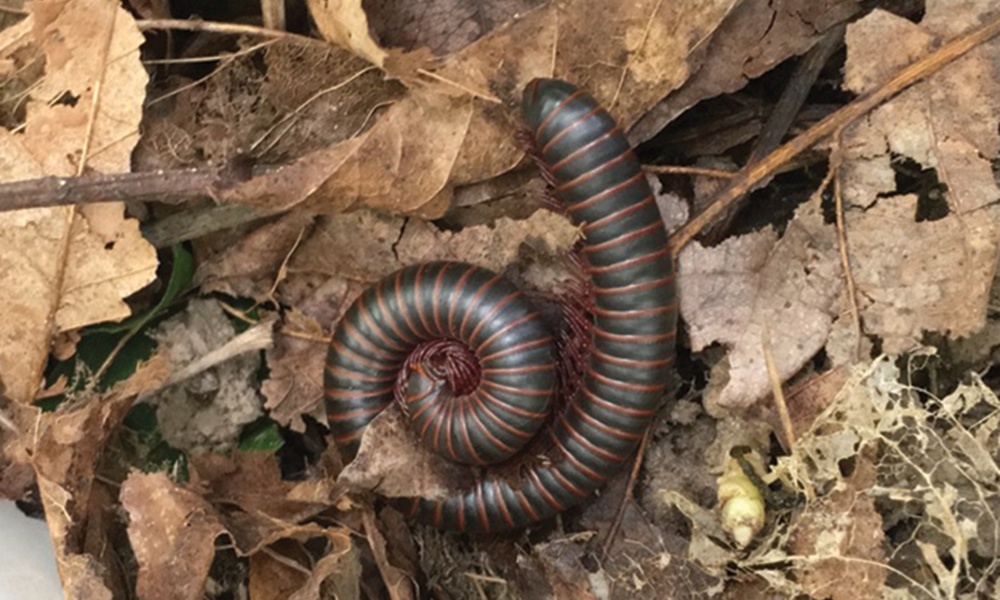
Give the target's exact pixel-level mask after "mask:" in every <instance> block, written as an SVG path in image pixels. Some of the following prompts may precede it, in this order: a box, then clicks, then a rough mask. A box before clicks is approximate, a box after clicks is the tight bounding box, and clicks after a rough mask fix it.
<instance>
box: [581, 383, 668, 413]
mask: <svg viewBox="0 0 1000 600" xmlns="http://www.w3.org/2000/svg"><path fill="white" fill-rule="evenodd" d="M583 395H584V396H586V397H587V398H589V399H590V401H591V402H593V403H594V404H596V405H597V406H600V407H601V408H603V409H605V410H609V411H611V412H616V413H618V414H620V415H628V416H630V417H639V418H645V417H652V416H653V415H655V414H656V409H655V408H632V407H630V406H622V405H621V404H615V403H614V402H611V401H608V400H605V399H604V398H601V397H600V396H598V395H597V394H595V393H594V392H591V391H590V390H586V389H585V390H583Z"/></svg>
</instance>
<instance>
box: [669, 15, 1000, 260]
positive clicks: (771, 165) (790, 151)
mask: <svg viewBox="0 0 1000 600" xmlns="http://www.w3.org/2000/svg"><path fill="white" fill-rule="evenodd" d="M997 34H1000V16H997V17H996V18H994V19H993V20H991V21H988V22H987V23H986V24H985V25H983V26H981V27H978V28H976V29H974V30H972V31H971V32H969V33H967V34H965V35H962V36H959V37H958V38H956V39H953V40H952V41H950V42H948V43H947V44H945V45H943V46H941V48H939V49H938V50H937V51H935V52H932V53H931V54H928V55H927V56H925V57H924V58H922V59H920V60H918V61H916V62H914V63H912V64H911V65H909V66H908V67H906V68H904V69H902V70H901V71H899V72H898V73H896V75H894V76H893V77H892V78H891V79H890V80H889V81H887V82H886V83H885V85H883V86H882V87H880V88H878V89H876V90H873V91H872V92H870V93H868V94H866V95H865V96H862V97H861V98H858V99H857V100H855V101H854V102H851V103H850V104H848V105H847V106H844V107H843V108H841V109H840V110H838V111H837V112H835V113H833V114H831V115H829V116H827V117H826V118H824V119H823V120H822V121H820V122H819V123H817V124H815V125H813V126H812V127H810V128H809V129H808V130H807V131H806V132H805V133H803V134H802V135H800V136H798V137H796V138H794V139H792V140H791V141H789V142H787V143H786V144H784V145H783V146H781V147H779V148H778V149H777V150H775V151H774V152H772V153H770V154H769V155H768V156H767V157H766V158H764V159H763V160H761V161H759V162H755V163H752V164H749V165H747V166H746V167H745V168H744V169H743V170H742V171H740V173H739V175H738V176H737V177H736V178H734V179H733V181H732V182H731V183H730V184H729V185H728V186H726V187H725V188H723V189H722V190H721V191H719V193H718V194H716V196H715V198H714V199H713V201H712V202H711V203H710V204H709V205H708V206H706V207H705V210H704V211H702V212H701V213H700V214H698V215H697V216H696V217H695V218H693V219H691V220H690V221H689V222H688V223H687V225H685V226H684V227H683V228H682V229H681V230H680V231H678V232H677V233H676V234H674V236H673V239H672V240H671V247H672V249H673V253H674V256H676V255H677V254H679V253H680V251H681V249H682V248H684V246H686V245H687V244H688V242H690V241H691V240H692V239H694V237H695V236H696V235H698V233H699V232H701V231H702V230H703V229H704V228H705V227H706V226H707V225H708V224H709V223H712V222H713V221H715V219H716V217H718V216H719V215H720V214H722V213H723V212H724V211H725V210H726V209H727V208H728V207H729V206H730V205H731V204H732V203H733V202H735V201H736V200H737V199H738V198H739V197H740V196H742V195H743V194H745V193H747V192H748V191H749V190H751V189H753V187H754V186H755V185H756V184H757V183H758V182H760V181H762V180H763V179H765V178H767V177H770V176H771V175H773V174H774V173H775V172H777V170H778V169H779V168H780V167H781V165H783V164H785V163H786V162H788V161H790V160H791V159H792V158H794V157H796V156H798V155H799V154H801V153H802V152H805V151H806V150H808V149H809V148H811V147H813V146H814V145H816V144H817V143H819V142H820V141H821V140H823V139H825V138H827V137H828V136H830V135H831V134H833V133H834V132H836V131H837V130H838V129H842V128H844V127H846V126H848V125H850V124H851V123H853V122H854V121H855V120H857V119H858V118H860V117H861V116H863V115H865V114H867V113H869V112H871V111H872V110H873V109H875V107H877V106H879V105H880V104H882V103H883V102H885V101H887V100H889V99H890V98H892V97H893V96H895V95H896V94H898V93H900V92H901V91H903V90H905V89H906V88H908V87H910V86H911V85H913V84H915V83H917V82H918V81H921V80H923V79H925V78H927V77H928V76H930V75H933V74H934V73H937V72H938V71H940V70H941V69H942V68H943V67H944V66H946V65H948V64H950V63H952V62H954V61H955V60H956V59H958V58H960V57H962V56H964V55H965V54H966V53H968V52H969V51H970V50H972V49H973V48H975V47H977V46H979V45H981V44H983V43H984V42H986V41H989V40H990V39H992V38H993V37H995V36H996V35H997Z"/></svg>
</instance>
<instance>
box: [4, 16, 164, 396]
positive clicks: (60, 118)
mask: <svg viewBox="0 0 1000 600" xmlns="http://www.w3.org/2000/svg"><path fill="white" fill-rule="evenodd" d="M30 11H31V12H30V14H29V16H28V18H27V19H25V20H24V21H22V22H21V23H19V24H18V25H15V26H14V27H11V28H8V29H6V30H4V31H3V32H2V33H0V47H2V48H3V57H10V56H14V55H18V56H24V55H26V54H27V55H33V54H38V53H44V60H45V62H44V64H45V72H44V76H43V77H42V78H41V79H40V80H39V81H38V82H36V83H37V85H35V86H34V87H33V88H32V89H31V93H30V95H29V98H28V101H27V104H26V117H25V128H24V132H23V133H19V134H9V133H5V134H4V135H2V136H0V180H3V181H13V180H18V179H28V178H31V177H37V176H42V175H71V174H75V173H76V172H77V171H78V170H79V168H80V166H79V163H80V161H81V160H83V159H84V157H83V154H82V153H83V151H84V149H85V148H86V149H88V153H87V155H86V157H85V160H86V167H87V168H88V169H96V170H99V171H105V172H122V171H128V170H129V157H130V153H131V150H132V147H133V146H134V144H135V142H136V140H137V138H138V127H139V121H140V119H141V116H142V104H143V100H144V97H145V86H146V82H147V75H146V71H145V69H144V68H143V66H142V64H141V63H140V61H139V46H140V45H141V44H142V42H143V38H142V35H141V34H140V33H139V31H138V29H137V28H136V26H135V23H134V21H133V19H132V18H131V16H129V14H128V13H127V12H126V11H124V10H123V9H121V8H120V7H119V3H117V2H112V1H110V0H83V1H79V2H56V1H50V2H37V3H33V4H32V5H31V8H30ZM94 40H106V41H107V46H106V50H107V51H106V52H104V49H105V48H103V47H102V48H101V51H95V49H94ZM36 45H37V46H36ZM64 97H66V98H73V99H74V102H73V103H72V104H70V103H68V102H56V100H57V99H60V98H64ZM95 101H96V102H97V103H98V104H97V107H96V109H95V107H94V106H95V105H94V103H95ZM91 114H93V117H94V118H93V120H91ZM0 240H2V243H0V290H3V292H2V293H3V294H4V296H3V297H2V298H0V300H2V301H3V304H4V305H5V306H7V307H8V309H9V310H12V311H13V315H14V318H11V319H5V320H4V321H3V324H2V325H0V376H2V378H3V381H4V385H5V386H6V391H7V394H8V395H9V396H10V397H11V398H13V399H14V400H16V401H19V402H29V401H31V400H32V399H33V398H34V396H35V393H36V392H37V390H38V385H39V383H40V382H41V371H42V368H43V366H44V362H45V357H46V355H47V353H48V349H49V343H50V336H52V335H53V334H54V333H56V332H58V331H63V330H67V329H73V328H78V327H82V326H84V325H87V324H90V323H95V322H99V321H108V320H112V321H116V320H120V319H122V318H124V317H126V316H128V315H129V314H130V311H129V308H128V306H127V305H126V304H125V303H124V302H123V301H122V298H124V297H125V296H128V295H129V294H131V293H132V292H134V291H136V290H137V289H139V288H141V287H142V286H144V285H145V284H147V283H148V282H149V281H151V280H152V279H153V277H154V276H155V274H156V254H155V251H154V249H153V248H152V247H151V246H150V245H149V244H147V243H146V242H145V241H144V240H143V239H142V236H141V235H140V234H139V229H138V224H137V223H136V222H135V221H133V220H127V219H124V217H123V209H122V206H121V205H120V204H113V205H108V206H104V207H98V206H95V207H92V208H89V209H88V210H87V211H81V212H76V211H74V210H73V209H69V208H54V209H38V210H29V211H18V212H16V213H7V214H4V215H2V216H0Z"/></svg>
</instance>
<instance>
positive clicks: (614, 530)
mask: <svg viewBox="0 0 1000 600" xmlns="http://www.w3.org/2000/svg"><path fill="white" fill-rule="evenodd" d="M649 430H650V428H649V427H647V428H646V432H645V433H644V434H643V435H642V441H641V442H639V448H638V449H637V450H636V451H635V462H633V463H632V471H631V472H630V473H629V476H628V483H627V484H625V495H624V496H623V497H622V500H621V502H620V503H619V504H618V512H616V513H615V520H614V521H612V522H611V527H609V528H608V536H607V537H606V538H604V543H603V544H601V557H602V558H601V560H605V559H607V557H608V552H609V551H610V550H611V546H612V544H614V541H615V538H616V537H618V530H619V529H621V526H622V521H624V520H625V511H626V510H627V509H628V505H629V504H630V503H631V502H632V494H633V492H634V491H635V484H636V481H638V480H639V468H640V467H642V459H643V457H644V456H645V455H646V446H647V445H648V444H649Z"/></svg>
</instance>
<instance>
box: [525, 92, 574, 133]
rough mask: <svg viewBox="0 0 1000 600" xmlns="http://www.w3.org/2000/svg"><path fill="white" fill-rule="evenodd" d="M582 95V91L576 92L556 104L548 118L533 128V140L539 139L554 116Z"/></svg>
mask: <svg viewBox="0 0 1000 600" xmlns="http://www.w3.org/2000/svg"><path fill="white" fill-rule="evenodd" d="M583 94H584V91H583V90H577V91H575V92H573V93H572V94H570V95H569V96H567V97H566V98H565V99H563V101H562V102H560V103H559V104H557V105H556V107H555V108H553V109H552V112H550V113H549V116H547V117H545V118H544V119H542V122H541V123H539V124H538V127H537V128H535V139H536V140H537V139H539V138H541V137H542V130H543V129H545V128H546V127H548V126H549V123H551V122H552V120H553V119H555V118H556V115H558V114H559V113H561V112H562V111H563V109H564V108H566V107H567V106H569V105H570V104H571V103H572V102H573V101H574V100H576V99H577V98H579V97H580V96H582V95H583Z"/></svg>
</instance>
